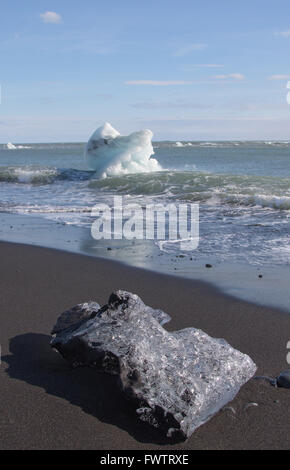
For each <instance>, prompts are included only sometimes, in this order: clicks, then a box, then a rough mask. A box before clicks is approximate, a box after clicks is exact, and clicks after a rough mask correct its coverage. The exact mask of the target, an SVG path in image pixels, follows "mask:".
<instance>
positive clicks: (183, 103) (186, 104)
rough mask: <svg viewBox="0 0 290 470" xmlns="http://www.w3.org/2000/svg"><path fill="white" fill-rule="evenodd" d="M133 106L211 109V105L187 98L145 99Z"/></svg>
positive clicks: (142, 107)
mask: <svg viewBox="0 0 290 470" xmlns="http://www.w3.org/2000/svg"><path fill="white" fill-rule="evenodd" d="M131 106H132V107H133V108H141V109H167V108H168V109H179V108H180V109H198V110H200V109H209V108H212V106H211V105H204V104H200V103H194V102H191V101H187V100H176V101H144V102H142V103H134V104H132V105H131Z"/></svg>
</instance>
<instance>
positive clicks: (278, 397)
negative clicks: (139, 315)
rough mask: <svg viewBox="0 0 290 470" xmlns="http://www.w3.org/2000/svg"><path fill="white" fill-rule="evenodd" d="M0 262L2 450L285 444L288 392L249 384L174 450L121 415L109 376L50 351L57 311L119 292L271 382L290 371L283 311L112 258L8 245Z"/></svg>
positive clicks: (0, 247)
mask: <svg viewBox="0 0 290 470" xmlns="http://www.w3.org/2000/svg"><path fill="white" fill-rule="evenodd" d="M0 259H1V263H0V292H1V296H0V342H1V356H2V358H1V359H2V361H1V369H0V390H1V401H0V448H1V449H104V450H111V449H112V450H113V449H122V450H129V449H130V450H131V449H143V450H149V449H150V450H154V449H171V450H174V449H185V450H187V449H289V448H290V438H289V430H290V406H289V405H290V390H286V389H279V388H278V389H277V388H274V387H272V386H270V385H269V384H268V383H266V382H264V381H260V380H251V381H250V382H248V383H247V384H246V385H245V386H244V387H243V388H242V389H241V391H240V393H239V394H238V395H237V397H236V398H235V399H234V401H233V402H232V403H231V404H230V407H231V409H228V408H227V409H224V410H221V411H220V412H219V413H218V414H217V415H215V416H214V417H213V418H212V419H211V420H210V421H209V422H207V423H206V424H205V425H203V426H201V427H200V428H199V429H198V430H197V431H196V432H195V433H194V434H193V435H192V436H191V438H190V439H188V440H187V441H186V442H183V443H178V444H173V445H172V444H171V443H170V441H168V440H167V439H165V438H163V437H162V436H160V434H159V433H158V432H156V431H155V430H152V429H151V428H150V427H147V426H144V424H142V423H139V422H138V421H137V420H136V419H135V417H133V416H131V415H130V414H128V412H127V409H128V408H127V404H126V401H125V399H124V398H123V397H122V395H121V394H120V393H119V392H117V391H116V389H115V388H114V384H113V380H112V378H111V377H107V376H105V375H103V374H99V373H96V372H95V371H93V370H88V369H75V370H71V369H70V368H69V367H68V366H67V364H66V363H65V362H64V361H63V359H62V358H61V357H60V356H59V355H58V354H57V353H55V352H54V351H52V350H51V348H50V346H49V340H50V336H49V335H50V331H51V328H52V326H53V325H54V322H55V320H56V318H57V317H58V315H59V314H60V313H61V312H62V311H63V310H65V309H67V308H70V307H71V306H73V305H74V304H76V303H79V302H84V301H87V300H90V299H91V300H96V301H98V302H99V303H101V304H103V303H106V301H107V299H108V296H109V294H110V293H111V292H112V291H113V290H115V289H126V290H129V291H131V292H135V293H137V294H138V295H139V296H140V297H141V298H142V299H143V300H144V302H145V303H147V304H148V305H150V306H152V307H155V308H161V309H163V310H165V311H166V312H168V313H169V314H170V315H171V317H172V321H171V322H170V323H169V324H168V325H166V328H168V329H170V330H175V329H181V328H184V327H189V326H194V327H196V328H201V329H203V330H204V331H206V332H207V333H208V334H210V335H211V336H214V337H223V338H225V339H226V340H227V341H228V342H229V343H230V344H231V345H232V346H234V347H235V348H237V349H239V350H241V351H242V352H244V353H247V354H249V355H250V356H251V357H252V359H253V360H254V361H255V362H256V364H257V366H258V371H257V375H269V376H276V375H278V374H279V372H280V371H281V370H284V369H287V368H290V366H289V365H288V364H287V361H286V356H287V349H286V345H287V342H288V341H290V315H289V314H287V313H283V312H280V311H278V310H275V309H272V308H266V307H263V306H259V305H255V304H252V303H248V302H245V301H241V300H238V299H236V298H231V297H229V296H226V295H224V294H222V293H221V292H219V291H218V290H216V289H215V288H213V287H212V286H211V285H210V284H206V283H203V282H197V281H192V280H188V279H181V278H177V277H173V276H166V275H161V274H157V273H152V272H149V271H145V270H141V269H138V268H132V267H128V266H125V265H122V264H120V263H117V262H113V261H110V260H103V259H97V258H93V257H87V256H83V255H78V254H72V253H66V252H61V251H57V250H51V249H46V248H39V247H32V246H27V245H19V244H12V243H6V242H0ZM261 282H263V280H261ZM250 402H255V403H257V404H258V406H250V407H247V404H248V403H250Z"/></svg>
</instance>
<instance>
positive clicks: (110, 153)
mask: <svg viewBox="0 0 290 470" xmlns="http://www.w3.org/2000/svg"><path fill="white" fill-rule="evenodd" d="M152 137H153V133H152V132H151V131H150V130H149V129H145V130H142V131H138V132H133V134H130V135H128V136H121V134H120V133H119V132H118V131H117V130H116V129H114V128H113V127H112V126H111V124H109V123H108V122H106V123H105V124H104V126H102V127H99V128H98V129H97V130H96V131H95V132H94V133H93V135H92V136H91V137H90V139H89V141H88V143H87V145H86V149H85V159H86V162H87V164H88V166H89V168H90V169H92V170H94V171H95V172H96V176H97V177H98V178H106V177H107V176H117V175H126V174H130V173H149V172H152V171H160V170H161V166H160V165H159V163H158V162H157V160H156V159H155V158H151V156H152V155H154V150H153V147H152V142H151V140H152Z"/></svg>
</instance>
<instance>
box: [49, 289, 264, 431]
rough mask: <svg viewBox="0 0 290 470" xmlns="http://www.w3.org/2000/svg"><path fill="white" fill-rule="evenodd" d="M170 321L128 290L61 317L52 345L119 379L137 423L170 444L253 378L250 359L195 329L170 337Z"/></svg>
mask: <svg viewBox="0 0 290 470" xmlns="http://www.w3.org/2000/svg"><path fill="white" fill-rule="evenodd" d="M168 321H170V316H169V315H167V314H166V313H165V312H163V311H162V310H156V309H152V308H151V307H149V306H147V305H145V304H144V303H143V301H142V300H141V299H140V298H139V297H138V296H137V295H136V294H132V293H130V292H126V291H121V290H119V291H116V292H114V293H113V294H111V296H110V298H109V301H108V304H107V305H105V306H103V307H102V308H100V309H98V304H96V303H93V302H88V303H86V304H83V305H78V306H76V307H74V308H73V309H72V310H71V311H67V312H65V313H64V314H62V315H61V316H60V318H59V320H58V322H57V324H56V326H55V327H54V328H53V330H52V335H53V337H52V340H51V346H52V347H53V348H54V349H56V350H57V351H59V353H60V354H61V355H62V356H63V357H64V358H65V359H66V360H67V361H68V362H69V363H70V364H71V365H72V366H73V367H79V366H89V367H93V368H96V369H97V370H101V371H103V372H106V373H109V374H113V375H115V376H116V377H117V381H116V386H117V385H118V386H119V387H120V388H121V390H122V392H123V393H124V394H125V396H126V397H127V398H128V404H129V403H130V404H131V408H132V409H133V410H135V413H136V415H137V417H138V418H139V419H140V420H142V421H144V422H147V423H149V424H150V425H152V426H154V427H156V428H159V429H160V431H162V432H164V433H165V434H166V435H167V436H168V437H169V438H172V439H177V440H180V439H186V438H187V437H189V436H190V435H191V434H192V433H193V432H194V431H195V429H197V428H198V427H199V426H201V425H202V424H203V423H205V422H206V421H207V420H208V419H210V418H211V416H212V415H214V414H215V413H216V412H217V411H219V410H220V409H221V408H222V407H223V406H224V405H225V404H226V403H228V402H229V401H231V400H232V399H233V398H234V396H235V395H236V394H237V392H238V391H239V389H240V387H241V386H242V385H243V384H244V383H245V382H247V381H248V380H249V379H250V378H251V377H252V376H253V374H254V373H255V371H256V365H255V364H254V362H253V361H252V359H251V358H250V357H249V356H247V355H246V354H243V353H241V352H240V351H238V350H236V349H234V348H233V347H232V346H230V345H229V344H228V343H227V342H226V341H225V340H224V339H215V338H211V337H210V336H208V335H207V334H206V333H204V332H203V331H201V330H199V329H195V328H186V329H183V330H180V331H174V332H168V331H167V330H165V329H164V328H163V325H164V324H165V323H167V322H168Z"/></svg>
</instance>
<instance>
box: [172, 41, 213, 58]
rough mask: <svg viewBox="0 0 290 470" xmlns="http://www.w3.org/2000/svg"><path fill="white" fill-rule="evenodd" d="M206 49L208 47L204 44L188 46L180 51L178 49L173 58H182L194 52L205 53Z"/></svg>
mask: <svg viewBox="0 0 290 470" xmlns="http://www.w3.org/2000/svg"><path fill="white" fill-rule="evenodd" d="M206 47H207V45H206V44H203V43H194V44H187V45H186V46H183V47H181V48H180V49H177V50H176V51H175V52H174V53H173V56H175V57H181V56H184V55H187V54H190V53H191V52H193V51H203V50H204V49H205V48H206Z"/></svg>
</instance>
